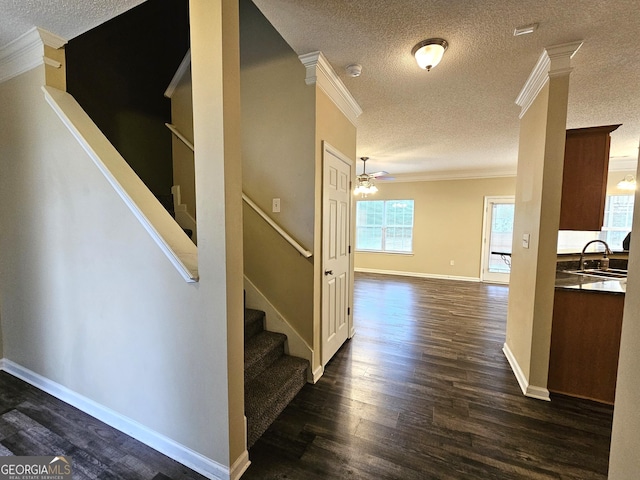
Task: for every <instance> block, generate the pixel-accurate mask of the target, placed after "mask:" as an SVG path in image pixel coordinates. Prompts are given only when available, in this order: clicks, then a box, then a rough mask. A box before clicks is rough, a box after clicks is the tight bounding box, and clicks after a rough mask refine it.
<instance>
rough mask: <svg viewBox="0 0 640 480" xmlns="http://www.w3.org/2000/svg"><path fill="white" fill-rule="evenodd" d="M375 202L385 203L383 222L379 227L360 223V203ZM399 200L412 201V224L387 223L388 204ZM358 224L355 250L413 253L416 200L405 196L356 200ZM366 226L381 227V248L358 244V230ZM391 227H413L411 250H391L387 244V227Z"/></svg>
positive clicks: (356, 226)
mask: <svg viewBox="0 0 640 480" xmlns="http://www.w3.org/2000/svg"><path fill="white" fill-rule="evenodd" d="M373 202H382V203H383V209H382V224H381V226H380V227H378V226H377V225H374V226H369V225H360V224H359V223H358V220H359V215H358V205H359V204H360V203H373ZM399 202H411V205H412V213H411V225H410V226H407V225H389V224H388V223H387V218H388V217H387V205H388V204H393V203H399ZM355 216H356V225H355V229H356V238H355V251H356V252H360V253H385V254H393V255H413V245H414V232H415V221H416V211H415V200H414V199H412V198H403V199H379V200H372V199H366V200H365V199H362V200H356V215H355ZM366 227H370V228H376V227H378V228H380V236H381V249H375V248H372V249H369V248H362V247H359V245H358V230H359V228H366ZM389 228H410V229H411V245H410V249H409V250H391V249H388V248H387V246H386V244H387V235H386V233H387V229H389Z"/></svg>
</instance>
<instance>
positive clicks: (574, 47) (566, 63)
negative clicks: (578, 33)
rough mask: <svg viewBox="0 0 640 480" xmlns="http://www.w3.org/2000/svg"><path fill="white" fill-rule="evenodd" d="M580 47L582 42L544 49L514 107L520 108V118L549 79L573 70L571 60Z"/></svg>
mask: <svg viewBox="0 0 640 480" xmlns="http://www.w3.org/2000/svg"><path fill="white" fill-rule="evenodd" d="M581 46H582V41H578V42H571V43H563V44H561V45H554V46H551V47H546V48H545V49H544V51H543V52H542V54H541V55H540V58H538V62H537V63H536V65H535V67H533V70H532V71H531V73H530V74H529V78H528V79H527V81H526V82H525V84H524V87H522V90H521V91H520V94H519V95H518V98H516V105H518V106H519V107H521V111H520V118H522V117H523V116H524V114H525V113H526V112H527V110H528V109H529V107H530V106H531V104H532V103H533V101H534V100H535V99H536V97H537V96H538V94H539V93H540V90H542V87H544V86H545V85H546V83H547V81H548V80H549V78H553V77H559V76H562V75H569V74H570V73H571V71H572V70H573V68H572V67H571V59H572V58H573V56H574V55H575V54H576V52H577V51H578V50H579V49H580V47H581Z"/></svg>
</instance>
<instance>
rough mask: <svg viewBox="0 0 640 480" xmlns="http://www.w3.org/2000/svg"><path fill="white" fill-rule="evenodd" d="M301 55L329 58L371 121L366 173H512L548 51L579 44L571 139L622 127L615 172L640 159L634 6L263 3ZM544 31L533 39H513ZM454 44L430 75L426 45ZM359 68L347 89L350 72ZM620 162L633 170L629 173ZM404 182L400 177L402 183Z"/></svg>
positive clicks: (364, 150) (364, 147)
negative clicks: (421, 54)
mask: <svg viewBox="0 0 640 480" xmlns="http://www.w3.org/2000/svg"><path fill="white" fill-rule="evenodd" d="M254 3H255V4H256V5H257V6H258V8H260V10H261V11H262V12H263V14H264V15H265V16H266V17H267V18H268V19H269V21H270V22H271V23H272V24H273V25H274V26H275V27H276V29H277V30H278V31H279V32H280V34H281V35H282V36H283V37H284V38H285V40H286V41H287V42H288V43H289V44H290V45H291V47H292V48H293V49H294V50H295V51H296V53H298V54H303V53H308V52H312V51H315V50H321V51H322V52H323V53H324V55H325V56H326V57H327V59H328V60H329V62H330V63H331V64H332V66H333V67H334V69H335V70H336V72H337V73H338V75H339V76H340V77H341V79H342V80H343V82H344V83H345V85H346V86H347V88H348V89H349V91H351V93H352V94H353V96H354V97H355V98H356V100H357V101H358V103H359V104H360V106H361V107H362V109H363V111H364V112H363V114H362V115H361V117H360V118H359V119H358V145H357V154H358V156H369V157H371V160H370V162H369V163H367V170H369V171H375V170H387V171H388V172H390V173H392V174H408V173H418V174H427V175H429V174H431V175H434V174H435V175H444V174H452V175H453V176H456V175H461V176H464V175H465V174H469V173H474V172H475V173H479V174H482V173H485V174H491V173H496V172H504V171H510V172H515V169H516V162H517V149H518V133H519V123H518V122H519V120H518V114H519V113H520V109H519V107H517V106H516V105H515V99H516V97H517V96H518V93H519V92H520V90H521V89H522V87H523V85H524V83H525V82H526V80H527V78H528V76H529V74H530V72H531V70H532V69H533V67H534V65H535V63H536V62H537V60H538V58H539V56H540V54H541V53H542V51H543V48H544V47H546V46H552V45H557V44H561V43H566V42H571V41H575V40H583V41H584V45H583V46H582V48H581V49H580V50H579V51H578V53H577V54H576V56H575V57H574V63H573V65H574V71H573V73H572V74H571V84H570V99H569V115H568V121H567V127H568V128H577V127H587V126H595V125H607V124H614V123H622V124H623V126H622V127H620V128H619V129H618V130H616V131H615V132H614V133H613V135H612V148H611V155H612V157H613V158H612V165H613V166H614V167H615V164H616V163H618V164H622V163H629V162H633V161H635V160H636V159H637V156H638V141H639V139H640V48H638V34H639V33H640V15H638V14H637V6H638V2H637V0H614V1H609V2H603V1H600V0H563V1H558V0H542V1H531V2H524V1H520V0H511V1H509V0H501V1H495V0H493V1H487V0H481V1H473V2H471V1H468V0H418V1H416V0H411V1H408V0H351V1H348V2H347V1H344V0H305V1H300V0H254ZM531 23H538V24H539V28H538V29H537V30H536V32H535V33H533V34H530V35H524V36H519V37H514V36H513V30H514V28H515V27H518V26H522V25H527V24H531ZM430 37H442V38H444V39H446V40H447V41H448V42H449V48H448V50H447V51H446V53H445V55H444V58H443V60H442V63H440V65H438V66H437V67H435V68H434V69H433V70H432V71H431V72H426V71H424V70H421V69H419V68H418V67H417V65H416V64H415V61H414V59H413V57H412V56H411V48H412V47H413V46H414V45H415V44H416V43H418V42H419V41H420V40H423V39H426V38H430ZM350 63H360V64H361V65H362V75H361V76H360V77H358V78H350V77H349V76H347V75H346V73H345V70H344V67H345V66H347V65H348V64H350ZM620 159H622V160H625V161H626V162H621V161H620ZM398 176H399V177H401V176H402V175H398Z"/></svg>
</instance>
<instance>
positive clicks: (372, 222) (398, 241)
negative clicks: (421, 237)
mask: <svg viewBox="0 0 640 480" xmlns="http://www.w3.org/2000/svg"><path fill="white" fill-rule="evenodd" d="M356 250H360V251H370V252H401V253H411V252H412V251H413V200H360V201H358V202H357V204H356Z"/></svg>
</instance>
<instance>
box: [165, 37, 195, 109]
mask: <svg viewBox="0 0 640 480" xmlns="http://www.w3.org/2000/svg"><path fill="white" fill-rule="evenodd" d="M190 66H191V49H189V50H187V53H186V54H185V56H184V58H183V59H182V62H180V65H179V66H178V69H177V70H176V73H175V74H174V75H173V78H172V79H171V83H169V86H168V87H167V89H166V90H165V91H164V96H165V97H167V98H171V97H173V93H174V92H175V91H176V88H178V84H179V83H180V80H182V77H184V74H185V73H187V71H188V70H189V67H190Z"/></svg>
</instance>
